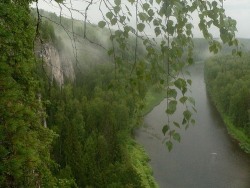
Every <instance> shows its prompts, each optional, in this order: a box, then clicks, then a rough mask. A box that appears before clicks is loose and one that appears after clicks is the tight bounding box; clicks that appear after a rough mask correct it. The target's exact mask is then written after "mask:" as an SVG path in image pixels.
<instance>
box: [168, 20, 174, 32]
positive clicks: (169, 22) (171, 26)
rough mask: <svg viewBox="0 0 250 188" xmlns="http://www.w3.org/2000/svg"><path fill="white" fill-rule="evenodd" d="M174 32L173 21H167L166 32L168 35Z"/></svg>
mask: <svg viewBox="0 0 250 188" xmlns="http://www.w3.org/2000/svg"><path fill="white" fill-rule="evenodd" d="M174 30H175V27H174V22H173V20H168V21H167V32H168V34H170V35H174Z"/></svg>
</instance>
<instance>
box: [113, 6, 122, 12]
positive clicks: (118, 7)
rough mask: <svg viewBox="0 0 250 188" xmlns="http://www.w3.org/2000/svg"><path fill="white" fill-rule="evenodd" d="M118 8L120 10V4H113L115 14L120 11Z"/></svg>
mask: <svg viewBox="0 0 250 188" xmlns="http://www.w3.org/2000/svg"><path fill="white" fill-rule="evenodd" d="M120 10H121V8H120V6H115V7H114V11H115V13H116V14H118V12H120Z"/></svg>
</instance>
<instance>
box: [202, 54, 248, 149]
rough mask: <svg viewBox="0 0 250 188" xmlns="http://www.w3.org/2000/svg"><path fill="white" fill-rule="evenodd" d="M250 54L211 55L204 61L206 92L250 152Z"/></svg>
mask: <svg viewBox="0 0 250 188" xmlns="http://www.w3.org/2000/svg"><path fill="white" fill-rule="evenodd" d="M249 71H250V55H249V52H246V53H244V55H243V56H242V57H235V56H231V55H227V56H218V57H213V58H210V59H209V60H207V61H206V62H205V80H206V86H207V91H208V93H209V95H210V96H211V99H212V101H213V103H214V104H215V106H216V107H217V109H218V111H219V112H220V114H221V115H222V117H223V119H224V121H225V123H226V125H227V127H228V131H229V133H230V134H231V135H232V136H233V137H234V138H235V139H236V140H238V141H239V142H240V146H241V148H242V149H243V150H245V151H246V152H247V153H249V152H250V138H249V135H250V93H249V92H250V90H249V87H250V77H249V75H250V72H249Z"/></svg>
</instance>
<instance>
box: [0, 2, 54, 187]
mask: <svg viewBox="0 0 250 188" xmlns="http://www.w3.org/2000/svg"><path fill="white" fill-rule="evenodd" d="M34 38H35V27H34V24H33V21H32V18H31V16H30V11H29V2H28V1H21V0H19V1H9V0H5V1H1V3H0V187H7V188H8V187H39V186H42V187H52V186H53V185H54V183H55V178H54V177H53V176H52V174H51V172H50V170H49V166H50V165H51V160H50V155H49V149H50V143H51V142H52V139H53V136H54V134H53V132H52V131H50V130H49V129H46V128H44V127H43V126H42V120H41V114H42V113H41V107H40V104H39V103H38V99H37V95H36V94H37V93H36V92H35V91H36V85H37V84H36V81H35V80H34V78H33V77H32V69H33V66H34V62H35V59H34V56H33V40H34Z"/></svg>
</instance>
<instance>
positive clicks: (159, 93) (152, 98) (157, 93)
mask: <svg viewBox="0 0 250 188" xmlns="http://www.w3.org/2000/svg"><path fill="white" fill-rule="evenodd" d="M166 97H167V91H166V90H164V89H158V90H157V89H154V88H151V89H150V90H149V91H148V93H147V95H146V99H145V107H144V109H143V110H142V115H143V116H145V115H146V114H148V113H149V112H150V111H151V110H153V108H154V107H155V106H157V105H158V104H160V102H161V101H162V100H163V99H164V98H166Z"/></svg>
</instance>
